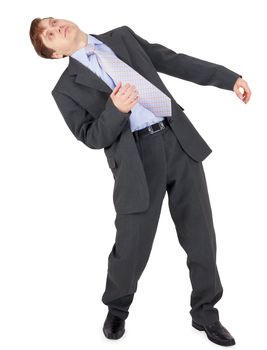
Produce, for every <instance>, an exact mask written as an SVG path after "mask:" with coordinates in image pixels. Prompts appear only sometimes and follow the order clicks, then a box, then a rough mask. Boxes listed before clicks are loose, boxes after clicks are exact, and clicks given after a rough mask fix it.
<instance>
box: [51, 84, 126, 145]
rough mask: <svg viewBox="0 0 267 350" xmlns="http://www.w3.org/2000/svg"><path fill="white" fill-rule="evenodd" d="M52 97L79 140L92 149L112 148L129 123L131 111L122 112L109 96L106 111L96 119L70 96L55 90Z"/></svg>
mask: <svg viewBox="0 0 267 350" xmlns="http://www.w3.org/2000/svg"><path fill="white" fill-rule="evenodd" d="M51 93H52V96H53V97H54V99H55V101H56V104H57V106H58V108H59V110H60V112H61V114H62V116H63V118H64V119H65V122H66V123H67V125H68V127H69V129H70V130H71V132H72V133H73V135H74V136H75V137H76V139H77V140H79V141H81V142H83V143H84V144H85V145H86V146H88V147H89V148H92V149H101V148H105V147H108V146H110V145H111V144H112V143H113V142H114V141H115V139H116V138H117V137H118V136H119V134H120V133H121V131H122V130H123V128H124V126H125V124H126V123H128V121H129V117H130V114H131V111H130V112H128V113H123V112H121V111H120V110H119V109H118V108H117V107H116V106H115V105H114V103H113V101H112V99H111V97H110V96H109V97H108V99H107V102H106V104H105V108H104V110H103V111H102V112H101V114H100V115H99V116H98V118H94V117H93V116H92V115H91V114H90V113H89V112H88V111H87V110H85V109H84V108H83V107H81V106H80V105H79V104H78V103H76V102H75V101H74V100H73V99H72V98H71V97H69V96H68V95H66V94H64V93H61V92H59V91H57V90H55V89H54V90H53V91H52V92H51Z"/></svg>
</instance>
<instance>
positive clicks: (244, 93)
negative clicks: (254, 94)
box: [234, 79, 251, 103]
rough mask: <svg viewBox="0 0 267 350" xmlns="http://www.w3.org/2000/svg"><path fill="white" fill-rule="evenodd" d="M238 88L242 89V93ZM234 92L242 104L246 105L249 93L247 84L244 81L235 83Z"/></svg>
mask: <svg viewBox="0 0 267 350" xmlns="http://www.w3.org/2000/svg"><path fill="white" fill-rule="evenodd" d="M240 88H241V89H242V92H240V90H239V89H240ZM234 91H235V93H236V95H237V96H238V97H239V98H240V99H241V100H242V101H243V102H244V103H248V101H249V100H250V96H251V91H250V88H249V86H248V84H247V82H246V81H245V80H244V79H242V80H240V81H237V84H236V86H235V89H234Z"/></svg>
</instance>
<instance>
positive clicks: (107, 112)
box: [52, 26, 242, 214]
mask: <svg viewBox="0 0 267 350" xmlns="http://www.w3.org/2000/svg"><path fill="white" fill-rule="evenodd" d="M92 35H93V36H95V37H96V38H97V39H99V40H101V41H103V42H104V43H105V44H107V45H108V46H109V47H110V48H111V49H112V50H113V51H114V52H115V53H116V55H117V56H118V57H119V58H120V59H121V60H123V61H124V62H126V63H127V64H128V65H130V66H131V67H133V68H134V69H135V70H136V71H137V72H139V73H140V74H141V75H143V76H144V77H145V78H146V79H147V80H149V81H150V82H151V83H152V84H154V85H155V86H156V87H158V88H159V89H160V90H161V91H163V92H164V93H165V94H166V95H167V96H169V97H170V98H171V103H172V116H171V117H168V120H169V121H170V125H171V128H172V130H173V132H174V133H175V135H176V137H177V139H178V141H179V142H180V144H181V146H182V148H183V149H184V151H185V152H186V153H187V154H188V155H189V156H190V157H191V158H193V159H194V160H195V161H203V160H204V159H205V158H206V157H207V156H208V155H209V154H210V153H211V152H212V150H211V148H210V147H209V146H208V144H207V143H206V142H205V141H204V140H203V138H202V137H201V136H200V134H199V133H198V131H197V130H196V129H195V127H194V126H193V125H192V123H191V122H190V120H189V119H188V118H187V116H186V114H185V113H184V112H183V110H184V109H183V108H182V107H181V106H180V105H179V104H178V103H177V102H176V101H175V100H174V98H173V97H172V95H171V94H170V92H169V91H168V89H167V88H166V86H165V85H164V83H163V81H162V80H161V78H160V76H159V74H158V72H161V73H165V74H168V75H171V76H173V77H176V78H180V79H184V80H187V81H191V82H193V83H196V84H200V85H213V86H216V87H218V88H222V89H226V90H232V89H233V86H234V83H235V82H236V80H237V78H238V77H242V76H241V75H239V74H237V73H235V72H233V71H231V70H229V69H227V68H226V67H224V66H222V65H218V64H214V63H211V62H207V61H203V60H200V59H198V58H195V57H192V56H188V55H186V54H182V53H176V52H174V51H173V50H170V49H168V48H167V47H165V46H163V45H160V44H155V43H149V42H148V41H146V40H145V39H143V38H141V37H140V36H138V35H137V34H136V33H135V32H134V31H133V30H132V29H131V28H129V27H128V26H121V27H118V28H115V29H112V30H110V31H108V32H105V33H103V34H92ZM111 92H112V89H111V88H110V87H109V86H108V85H107V84H106V83H105V82H104V81H103V80H102V79H101V78H99V77H98V76H97V75H96V74H95V73H94V72H92V71H91V70H90V69H88V68H86V67H85V66H84V65H83V64H81V63H80V62H79V61H77V60H76V59H74V58H73V57H71V56H69V65H68V67H67V68H66V69H65V70H64V72H63V73H62V75H61V76H60V78H59V80H58V82H57V83H56V85H55V87H54V89H53V90H52V95H53V97H54V99H55V102H56V104H57V106H58V108H59V110H60V112H61V114H62V116H63V117H64V120H65V122H66V123H67V125H68V127H69V129H70V130H71V132H72V133H73V134H74V136H75V137H76V139H77V140H79V141H81V142H83V143H84V144H85V145H86V146H88V147H89V148H91V149H102V148H103V149H104V152H105V155H106V157H107V162H108V165H109V167H110V169H111V172H112V174H113V177H114V189H113V202H114V207H115V210H116V212H117V213H119V214H127V213H135V212H142V211H144V210H146V209H147V208H148V206H149V191H148V186H147V181H146V176H145V172H144V168H143V164H142V161H141V159H140V156H139V153H138V150H137V147H136V144H135V140H134V137H133V134H132V132H131V130H130V122H129V117H130V114H131V112H129V113H122V112H120V111H119V110H118V108H117V107H116V106H115V105H114V104H113V102H112V100H111V98H110V97H109V95H110V94H111Z"/></svg>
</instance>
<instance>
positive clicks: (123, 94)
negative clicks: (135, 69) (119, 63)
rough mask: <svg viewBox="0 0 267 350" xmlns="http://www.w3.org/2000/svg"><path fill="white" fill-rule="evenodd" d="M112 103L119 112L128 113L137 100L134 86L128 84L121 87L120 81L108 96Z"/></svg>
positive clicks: (137, 96)
mask: <svg viewBox="0 0 267 350" xmlns="http://www.w3.org/2000/svg"><path fill="white" fill-rule="evenodd" d="M110 97H111V99H112V102H113V103H114V105H115V106H116V107H117V108H118V109H119V111H120V112H123V113H128V112H129V111H130V110H131V109H132V108H133V106H134V105H135V104H136V103H137V101H138V100H139V95H138V91H137V90H136V87H135V85H130V84H129V83H127V84H125V85H124V86H122V84H121V81H120V82H119V83H118V85H117V86H116V87H115V88H114V90H113V91H112V93H111V94H110Z"/></svg>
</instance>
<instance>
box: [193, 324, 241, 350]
mask: <svg viewBox="0 0 267 350" xmlns="http://www.w3.org/2000/svg"><path fill="white" fill-rule="evenodd" d="M192 326H193V327H194V328H196V329H198V330H199V331H205V332H206V334H207V337H208V338H209V340H211V341H212V342H213V343H216V344H218V345H223V346H230V345H235V340H234V338H233V337H232V336H231V334H230V333H229V332H228V330H227V329H226V328H224V326H223V325H222V324H221V322H220V321H216V322H213V323H211V324H209V325H206V326H202V325H200V324H198V323H196V322H195V321H194V320H192Z"/></svg>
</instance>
